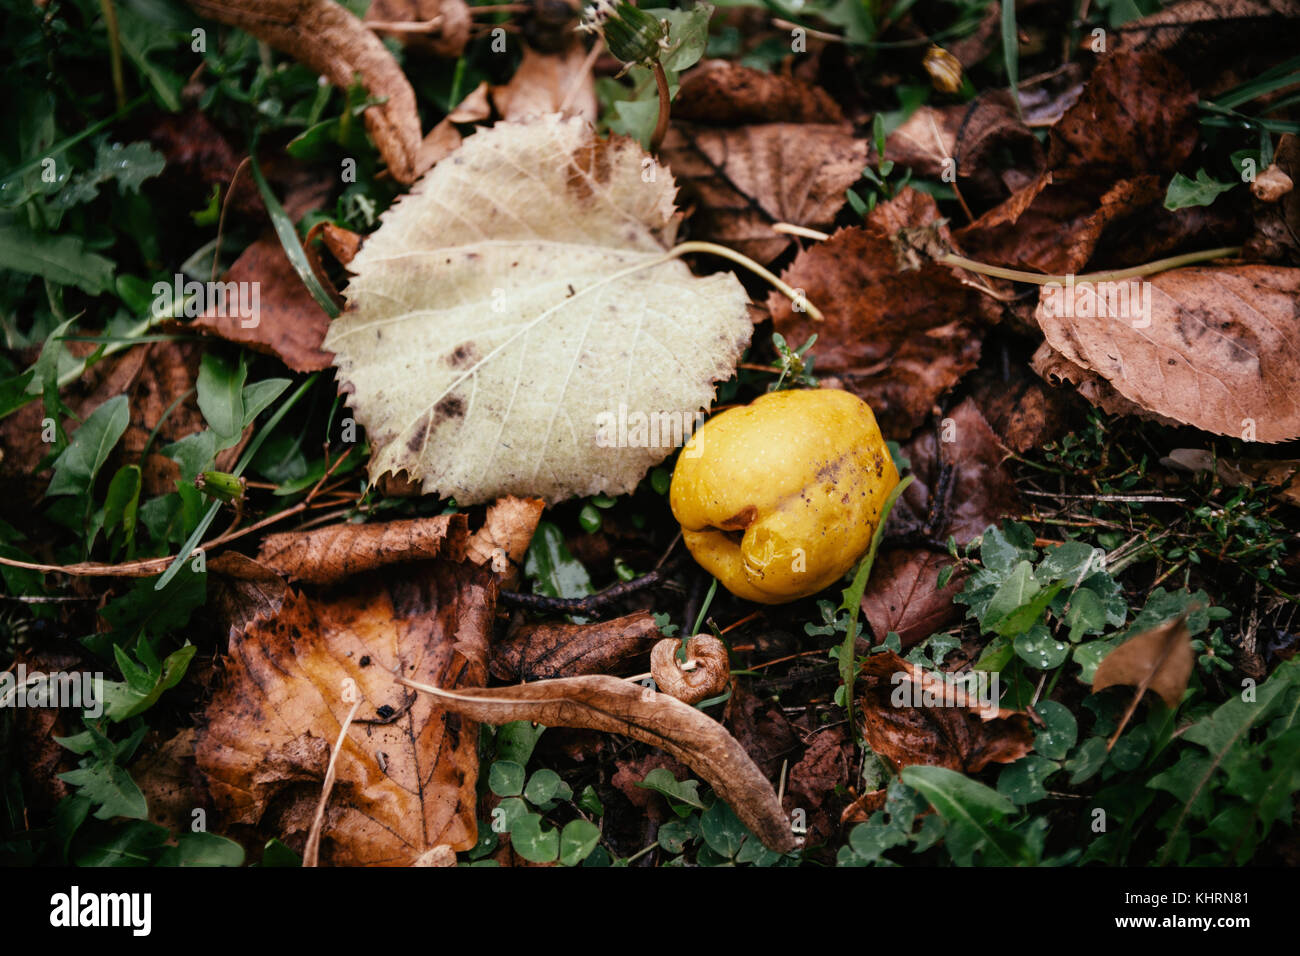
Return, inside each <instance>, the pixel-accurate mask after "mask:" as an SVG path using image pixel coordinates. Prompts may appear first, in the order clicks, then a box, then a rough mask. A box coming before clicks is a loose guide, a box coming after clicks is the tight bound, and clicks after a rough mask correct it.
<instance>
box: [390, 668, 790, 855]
mask: <svg viewBox="0 0 1300 956" xmlns="http://www.w3.org/2000/svg"><path fill="white" fill-rule="evenodd" d="M409 686H411V687H414V688H416V689H417V690H421V691H423V692H425V693H426V694H429V695H432V696H434V697H436V699H437V700H438V701H439V703H440V704H441V705H442V706H443V707H444V708H446V709H447V710H449V711H452V712H454V713H458V714H460V715H462V716H464V717H468V718H469V719H471V720H476V721H480V722H483V723H490V724H503V723H506V722H508V721H512V720H531V721H535V722H537V723H540V724H545V725H546V726H548V727H584V728H589V729H592V730H602V731H606V732H608V733H614V734H622V735H624V736H626V737H632V738H633V739H635V740H639V741H641V742H642V743H647V744H650V745H651V746H652V747H658V748H659V749H660V750H662V751H664V752H665V753H667V754H669V755H670V756H672V757H675V758H676V759H678V760H680V761H681V762H682V763H684V764H686V765H687V766H688V767H690V768H691V769H692V770H694V771H695V773H696V774H698V775H699V777H700V778H701V779H702V780H704V781H705V782H706V783H708V784H709V786H711V787H712V788H713V790H714V792H715V793H717V794H718V796H719V797H721V798H722V799H723V800H725V801H726V802H727V803H728V804H729V805H730V806H731V808H732V809H733V810H734V811H735V812H736V816H738V817H739V818H740V820H741V821H742V822H743V823H744V824H745V825H746V826H747V827H749V829H750V831H751V832H753V834H754V835H755V836H757V837H758V838H759V839H760V840H761V841H762V842H763V845H764V846H766V847H768V848H769V849H772V850H777V851H780V852H782V853H786V852H789V851H791V850H793V849H795V848H796V847H797V846H798V843H797V841H796V840H795V838H794V835H793V833H791V830H790V822H789V820H788V819H787V818H786V816H785V814H784V813H783V812H782V810H781V805H780V804H779V803H778V802H777V799H776V792H775V791H774V790H773V789H772V785H771V784H770V783H769V782H768V781H767V778H766V777H764V776H763V774H762V772H761V771H759V769H758V767H756V766H755V765H754V762H753V761H752V760H750V759H749V755H748V754H746V753H745V750H744V748H743V747H741V746H740V744H739V743H737V742H736V740H735V738H733V737H732V736H731V735H730V734H728V733H727V731H726V730H725V729H724V728H723V726H722V725H721V724H719V723H718V722H717V721H715V720H713V719H712V718H711V717H709V716H708V715H707V714H705V713H703V712H702V711H700V710H697V709H696V708H694V707H691V706H690V705H689V704H684V703H682V702H681V701H679V700H677V699H676V698H674V697H670V696H669V695H667V694H659V693H655V692H653V691H649V692H647V689H646V688H643V687H641V686H640V685H638V684H633V683H630V682H629V681H625V680H619V679H618V678H617V677H609V676H606V675H603V674H593V675H590V676H587V677H566V678H561V679H558V680H545V681H538V682H537V683H535V684H519V685H515V686H513V687H492V688H487V689H482V690H478V689H462V690H456V691H449V690H445V689H443V688H441V687H438V686H430V685H429V684H427V683H423V682H418V681H412V682H409Z"/></svg>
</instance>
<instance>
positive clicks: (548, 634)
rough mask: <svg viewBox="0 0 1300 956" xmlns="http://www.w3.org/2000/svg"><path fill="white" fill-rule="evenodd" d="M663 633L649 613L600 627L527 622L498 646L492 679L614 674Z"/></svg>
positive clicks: (605, 623) (649, 646)
mask: <svg viewBox="0 0 1300 956" xmlns="http://www.w3.org/2000/svg"><path fill="white" fill-rule="evenodd" d="M661 636H662V635H660V633H659V628H658V626H657V625H656V624H655V619H654V615H653V614H651V613H650V612H649V611H637V612H635V613H633V614H628V615H625V616H624V617H616V618H613V619H612V620H608V621H598V622H597V623H595V624H551V623H541V624H525V625H524V626H522V627H520V628H519V629H518V630H516V631H515V632H514V633H513V634H511V635H510V636H509V637H508V638H506V640H504V641H500V642H497V643H495V644H493V645H492V660H491V663H490V668H491V671H492V676H493V677H495V678H497V679H498V680H504V681H537V680H548V679H550V678H554V677H581V676H583V675H586V674H604V673H609V672H611V671H614V670H615V669H616V668H618V667H619V665H621V664H622V663H623V662H624V661H627V660H629V659H630V658H633V657H637V656H639V655H644V654H645V653H647V652H648V651H649V650H650V648H651V647H652V646H654V644H655V642H656V641H658V640H659V638H660V637H661Z"/></svg>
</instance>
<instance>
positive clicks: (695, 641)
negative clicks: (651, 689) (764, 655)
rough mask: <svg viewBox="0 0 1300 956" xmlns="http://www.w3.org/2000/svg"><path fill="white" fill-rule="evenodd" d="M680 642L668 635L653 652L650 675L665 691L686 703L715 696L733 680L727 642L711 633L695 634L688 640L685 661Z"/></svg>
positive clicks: (651, 653)
mask: <svg viewBox="0 0 1300 956" xmlns="http://www.w3.org/2000/svg"><path fill="white" fill-rule="evenodd" d="M679 647H681V642H680V641H679V640H678V639H677V638H675V637H669V638H665V639H664V640H662V641H660V642H659V643H657V644H656V645H655V646H654V647H653V648H652V649H651V651H650V676H652V677H653V678H654V679H655V685H656V686H657V687H658V688H659V689H660V690H661V691H663V692H664V693H665V694H671V695H672V696H673V697H676V698H677V699H678V700H680V701H681V702H682V703H684V704H698V703H699V702H700V701H702V700H707V699H708V698H710V697H716V696H717V695H718V694H721V693H722V692H723V691H725V690H726V689H727V685H728V684H730V683H731V659H730V657H728V655H727V645H725V644H723V643H722V642H721V641H720V640H718V639H717V638H716V637H714V636H713V635H712V634H696V635H695V636H694V637H692V638H690V640H688V641H687V642H686V660H685V662H683V661H679V660H678V659H677V650H678V648H679Z"/></svg>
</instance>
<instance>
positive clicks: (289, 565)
mask: <svg viewBox="0 0 1300 956" xmlns="http://www.w3.org/2000/svg"><path fill="white" fill-rule="evenodd" d="M465 553H466V523H465V516H464V515H459V514H458V515H438V516H436V517H432V518H410V519H406V520H402V521H387V522H383V523H380V524H361V525H357V524H341V525H330V526H329V527H325V528H318V529H316V530H315V531H288V532H285V533H283V534H272V535H267V536H266V538H265V539H263V541H262V546H261V548H260V549H259V550H258V552H257V560H258V562H259V563H260V564H262V565H264V566H265V567H268V568H271V569H272V570H274V571H276V572H278V573H280V574H283V575H285V576H287V577H288V578H289V579H290V580H293V581H303V582H306V583H308V584H317V585H330V584H337V583H338V582H340V581H342V580H344V579H346V578H350V577H352V576H353V575H357V574H361V573H363V572H365V571H372V570H374V569H376V568H382V567H386V566H388V565H393V564H401V563H405V562H408V561H428V560H432V559H434V558H446V559H448V560H452V561H459V560H461V559H462V558H464V557H465Z"/></svg>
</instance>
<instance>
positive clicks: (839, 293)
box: [767, 189, 980, 439]
mask: <svg viewBox="0 0 1300 956" xmlns="http://www.w3.org/2000/svg"><path fill="white" fill-rule="evenodd" d="M938 218H939V214H938V211H937V209H936V207H935V204H934V200H933V199H931V198H930V197H929V196H927V195H925V194H924V193H919V192H916V191H915V190H912V189H905V190H904V191H903V192H902V193H901V194H900V195H899V196H898V197H896V198H895V199H892V200H890V201H889V202H887V203H884V204H882V205H880V206H877V207H876V208H875V209H874V210H872V212H871V215H870V216H869V217H868V219H867V222H866V225H865V226H862V227H860V228H859V227H853V228H849V229H841V230H839V231H838V232H837V233H835V235H833V236H832V237H831V238H830V239H829V240H827V241H826V242H821V243H818V244H817V245H815V246H812V247H811V248H809V249H806V250H804V251H803V252H801V253H800V254H799V255H798V256H797V257H796V258H795V260H794V262H793V263H791V264H790V267H789V268H788V269H786V270H785V272H784V273H782V275H781V278H782V279H784V280H785V281H786V282H788V283H790V285H792V286H794V287H795V288H796V289H800V290H802V292H803V294H804V295H805V296H806V297H807V298H808V300H809V301H811V302H816V303H818V306H819V308H821V309H822V311H823V312H824V313H825V316H826V318H825V321H823V322H814V321H813V320H812V319H811V317H810V316H809V315H808V313H807V312H796V311H794V309H793V307H792V303H791V302H790V301H789V300H788V299H785V298H784V297H780V296H776V295H772V296H769V297H768V300H767V305H768V308H769V309H771V311H772V322H773V326H774V327H775V329H776V331H778V332H780V333H781V334H782V335H783V336H785V340H786V341H787V342H789V343H791V345H795V346H797V345H802V344H803V343H804V342H806V341H807V340H808V338H809V337H810V336H812V335H813V334H816V335H817V345H816V353H815V354H816V356H817V371H818V373H819V374H824V375H831V376H834V377H835V378H837V379H839V380H840V381H841V383H842V384H843V387H844V388H846V389H848V390H849V391H851V392H854V393H855V394H857V395H858V396H860V397H861V398H863V399H864V400H866V402H867V404H869V405H870V406H871V408H872V410H873V411H874V412H875V413H876V418H877V420H878V421H879V422H880V428H881V431H883V432H884V434H885V436H886V437H887V438H895V439H901V438H906V437H907V436H908V435H910V434H911V433H912V431H913V429H915V428H916V426H917V425H919V424H920V423H921V421H922V419H924V418H925V416H927V415H928V414H929V413H930V408H931V407H932V406H933V404H934V402H935V399H937V398H938V397H939V396H940V395H942V394H943V393H944V392H945V391H947V390H948V389H949V388H951V387H952V386H953V385H954V384H955V383H956V382H957V380H958V379H960V378H961V376H962V375H963V374H965V373H966V372H967V371H969V370H970V369H972V368H974V367H975V363H976V361H977V359H978V358H979V349H980V340H979V336H978V334H977V332H976V329H975V327H974V326H975V318H976V315H977V312H978V302H977V299H978V298H979V293H977V292H976V291H975V290H973V289H971V288H968V287H967V286H964V285H962V284H961V282H959V281H958V279H957V278H956V277H955V276H954V275H953V273H952V271H951V270H950V269H948V268H946V267H944V266H940V265H936V264H934V263H933V262H926V263H925V264H924V265H923V266H922V267H921V268H920V269H917V270H912V271H907V272H900V271H899V269H898V260H897V258H896V256H895V251H894V245H893V242H892V238H893V236H894V234H895V233H897V232H898V231H899V230H900V229H903V228H905V227H920V226H936V227H937V228H939V232H940V235H941V236H943V237H946V235H947V233H946V231H945V230H944V229H943V228H942V227H941V226H937V222H938Z"/></svg>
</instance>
